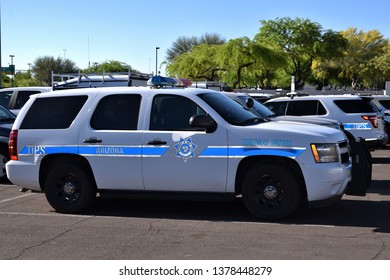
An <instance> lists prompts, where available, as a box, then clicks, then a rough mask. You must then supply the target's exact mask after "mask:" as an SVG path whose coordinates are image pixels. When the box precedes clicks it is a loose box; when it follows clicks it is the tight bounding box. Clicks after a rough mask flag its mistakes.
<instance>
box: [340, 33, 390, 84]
mask: <svg viewBox="0 0 390 280" xmlns="http://www.w3.org/2000/svg"><path fill="white" fill-rule="evenodd" d="M341 34H342V35H343V36H344V38H346V39H347V41H348V42H349V44H348V48H347V50H346V51H345V58H344V59H343V60H341V61H339V62H338V67H339V77H340V78H343V79H344V80H347V81H348V82H349V84H350V86H351V87H352V89H353V90H356V89H359V88H363V87H367V86H370V85H372V84H373V80H374V79H375V77H379V76H382V74H381V73H380V72H381V70H380V68H379V67H376V66H375V65H376V63H377V62H379V61H380V60H383V59H384V61H386V55H385V54H386V53H387V52H388V48H389V40H388V39H385V38H384V37H383V35H382V34H381V33H380V32H379V31H378V30H370V31H368V32H364V31H362V30H360V31H357V29H356V28H349V29H347V30H345V31H342V32H341ZM382 56H383V57H382ZM378 57H382V58H378ZM385 68H386V67H385ZM385 68H384V69H383V70H384V71H386V70H385ZM374 70H375V71H374Z"/></svg>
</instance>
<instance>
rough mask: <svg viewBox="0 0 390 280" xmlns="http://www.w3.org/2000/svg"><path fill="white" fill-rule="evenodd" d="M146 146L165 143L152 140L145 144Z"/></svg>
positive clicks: (164, 143) (164, 142)
mask: <svg viewBox="0 0 390 280" xmlns="http://www.w3.org/2000/svg"><path fill="white" fill-rule="evenodd" d="M146 144H147V145H166V144H167V142H166V141H162V140H152V141H148V142H146Z"/></svg>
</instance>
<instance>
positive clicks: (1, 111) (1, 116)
mask: <svg viewBox="0 0 390 280" xmlns="http://www.w3.org/2000/svg"><path fill="white" fill-rule="evenodd" d="M15 118H16V117H15V115H14V114H12V113H11V112H10V111H8V110H7V109H6V108H4V107H3V106H2V105H0V121H13V120H15Z"/></svg>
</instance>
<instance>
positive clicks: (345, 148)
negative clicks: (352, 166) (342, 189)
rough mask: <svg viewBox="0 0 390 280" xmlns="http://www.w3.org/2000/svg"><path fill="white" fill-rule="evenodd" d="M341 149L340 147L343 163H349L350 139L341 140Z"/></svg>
mask: <svg viewBox="0 0 390 280" xmlns="http://www.w3.org/2000/svg"><path fill="white" fill-rule="evenodd" d="M339 149H340V157H341V163H344V164H347V163H349V156H350V155H349V151H350V149H349V145H348V141H347V140H345V141H342V142H339Z"/></svg>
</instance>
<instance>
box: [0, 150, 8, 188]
mask: <svg viewBox="0 0 390 280" xmlns="http://www.w3.org/2000/svg"><path fill="white" fill-rule="evenodd" d="M8 161H9V152H8V149H6V148H4V147H0V182H4V181H5V180H6V179H7V172H6V170H5V164H6V163H7V162H8Z"/></svg>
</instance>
